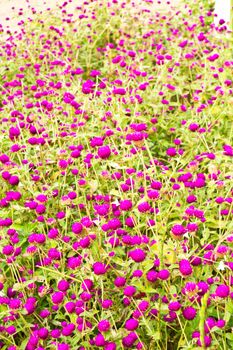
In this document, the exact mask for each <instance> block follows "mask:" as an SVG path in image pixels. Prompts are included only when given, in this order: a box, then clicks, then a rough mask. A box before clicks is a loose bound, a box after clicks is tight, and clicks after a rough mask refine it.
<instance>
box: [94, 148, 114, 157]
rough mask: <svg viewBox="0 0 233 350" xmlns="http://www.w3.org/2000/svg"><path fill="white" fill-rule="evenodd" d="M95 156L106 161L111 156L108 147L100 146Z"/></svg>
mask: <svg viewBox="0 0 233 350" xmlns="http://www.w3.org/2000/svg"><path fill="white" fill-rule="evenodd" d="M97 154H98V156H99V157H100V158H101V159H107V158H109V157H110V155H111V149H110V147H109V146H101V147H99V148H98V152H97Z"/></svg>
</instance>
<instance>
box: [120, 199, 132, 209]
mask: <svg viewBox="0 0 233 350" xmlns="http://www.w3.org/2000/svg"><path fill="white" fill-rule="evenodd" d="M132 206H133V205H132V201H130V200H128V199H125V200H123V201H120V209H121V210H122V211H127V210H130V209H132Z"/></svg>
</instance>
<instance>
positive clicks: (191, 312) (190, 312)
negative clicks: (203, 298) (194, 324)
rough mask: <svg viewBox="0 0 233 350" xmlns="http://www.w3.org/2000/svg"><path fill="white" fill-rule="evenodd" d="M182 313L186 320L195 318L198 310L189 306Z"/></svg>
mask: <svg viewBox="0 0 233 350" xmlns="http://www.w3.org/2000/svg"><path fill="white" fill-rule="evenodd" d="M182 314H183V316H184V318H185V319H186V320H189V321H190V320H193V319H194V318H195V317H196V314H197V310H196V309H194V307H192V306H187V307H186V308H185V309H184V310H183V311H182Z"/></svg>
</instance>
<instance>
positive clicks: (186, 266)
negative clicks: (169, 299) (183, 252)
mask: <svg viewBox="0 0 233 350" xmlns="http://www.w3.org/2000/svg"><path fill="white" fill-rule="evenodd" d="M179 270H180V273H181V274H182V275H183V276H189V275H191V274H192V272H193V269H192V266H191V264H190V262H189V261H188V260H187V259H183V260H181V261H180V262H179Z"/></svg>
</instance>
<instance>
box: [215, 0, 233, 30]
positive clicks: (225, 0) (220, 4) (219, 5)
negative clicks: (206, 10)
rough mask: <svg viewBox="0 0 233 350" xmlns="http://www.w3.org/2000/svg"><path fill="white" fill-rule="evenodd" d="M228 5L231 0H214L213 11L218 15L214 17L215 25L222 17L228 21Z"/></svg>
mask: <svg viewBox="0 0 233 350" xmlns="http://www.w3.org/2000/svg"><path fill="white" fill-rule="evenodd" d="M230 6H231V0H215V13H216V14H217V15H218V17H216V18H215V24H216V25H217V24H218V22H219V20H220V19H224V20H225V21H226V22H227V23H229V22H230Z"/></svg>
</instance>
